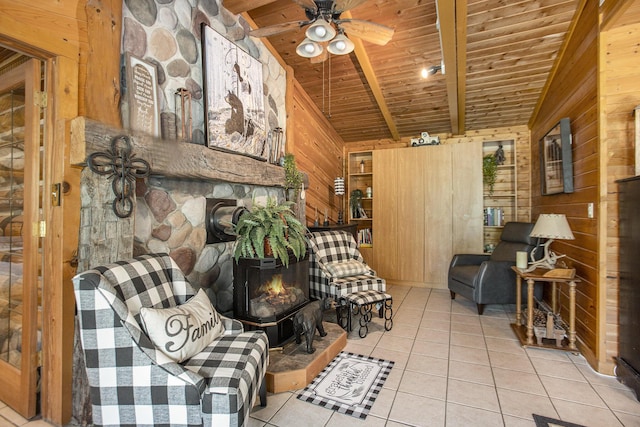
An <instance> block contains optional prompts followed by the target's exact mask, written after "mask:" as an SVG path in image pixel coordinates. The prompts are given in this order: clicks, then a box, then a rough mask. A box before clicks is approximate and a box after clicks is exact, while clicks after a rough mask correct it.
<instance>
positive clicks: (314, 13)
mask: <svg viewBox="0 0 640 427" xmlns="http://www.w3.org/2000/svg"><path fill="white" fill-rule="evenodd" d="M365 1H367V0H293V2H294V3H296V4H297V5H299V6H300V7H302V8H303V9H304V11H305V14H306V16H307V20H306V21H292V22H284V23H282V24H276V25H270V26H268V27H264V28H258V29H256V30H253V31H251V32H250V33H249V35H250V36H253V37H270V36H274V35H277V34H282V33H285V32H288V31H293V30H297V29H300V28H303V27H306V26H308V28H307V30H306V36H307V37H306V38H305V40H304V41H303V42H302V43H300V45H299V46H298V48H297V49H296V52H297V53H298V55H300V56H303V57H306V58H314V57H317V56H319V55H321V54H322V53H324V49H323V47H322V45H321V43H325V42H326V43H328V44H327V46H326V48H327V50H328V51H329V52H330V53H333V54H335V55H345V54H348V53H350V52H351V51H353V48H354V45H353V42H352V41H351V40H349V39H348V38H347V37H346V36H345V34H344V33H345V32H346V33H347V34H348V35H349V36H354V37H358V38H360V39H362V40H365V41H368V42H370V43H374V44H377V45H381V46H382V45H385V44H387V43H388V42H389V40H391V37H393V32H394V30H393V28H389V27H387V26H386V25H382V24H377V23H375V22H371V21H365V20H362V19H351V18H348V19H340V15H342V14H343V13H344V12H346V11H347V10H350V9H353V8H355V7H356V6H359V5H360V4H362V3H364V2H365ZM334 26H335V28H334Z"/></svg>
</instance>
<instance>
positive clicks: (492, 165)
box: [482, 154, 498, 196]
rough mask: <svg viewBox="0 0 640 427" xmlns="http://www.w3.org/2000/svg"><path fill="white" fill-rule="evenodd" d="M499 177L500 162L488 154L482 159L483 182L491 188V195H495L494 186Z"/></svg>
mask: <svg viewBox="0 0 640 427" xmlns="http://www.w3.org/2000/svg"><path fill="white" fill-rule="evenodd" d="M497 175H498V161H497V159H496V157H495V156H494V155H493V154H487V155H486V156H484V157H483V158H482V182H484V183H485V184H487V185H488V186H489V195H490V196H491V195H492V194H493V186H494V185H495V184H496V177H497Z"/></svg>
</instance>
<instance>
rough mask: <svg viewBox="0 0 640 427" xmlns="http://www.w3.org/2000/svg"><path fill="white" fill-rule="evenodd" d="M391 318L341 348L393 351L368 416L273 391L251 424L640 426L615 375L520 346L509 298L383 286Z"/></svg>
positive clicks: (5, 418)
mask: <svg viewBox="0 0 640 427" xmlns="http://www.w3.org/2000/svg"><path fill="white" fill-rule="evenodd" d="M387 292H388V293H391V295H392V296H393V305H394V307H393V308H394V325H393V329H392V330H391V331H389V332H385V331H384V328H383V327H382V322H381V320H380V319H378V318H377V317H375V316H374V324H373V325H372V326H371V328H370V330H369V335H368V336H367V337H366V338H363V339H361V338H359V337H358V336H357V331H354V333H352V334H350V336H349V339H348V342H347V346H346V348H345V350H346V351H351V352H353V353H359V354H364V355H370V356H373V357H378V358H383V359H390V360H393V361H395V362H396V363H395V366H394V368H393V369H392V371H391V375H390V376H389V378H388V379H387V381H386V383H385V385H384V388H383V389H382V392H381V393H380V395H379V396H378V399H377V400H376V402H375V404H374V405H373V408H372V409H371V412H370V414H369V416H368V417H367V419H366V420H364V421H361V420H358V419H356V418H353V417H350V416H347V415H342V414H338V413H336V412H333V411H330V410H327V409H324V408H322V407H319V406H316V405H312V404H310V403H306V402H302V401H300V400H298V399H296V394H297V392H286V393H280V394H275V395H273V394H272V395H269V398H268V405H267V407H266V408H260V406H256V407H255V408H254V410H253V412H252V414H251V419H250V422H249V423H248V425H249V427H271V426H276V427H314V426H319V427H320V426H322V427H344V426H367V427H377V426H387V427H396V426H441V427H444V426H446V427H469V426H473V427H482V426H487V427H494V426H495V427H499V426H505V427H535V423H534V422H533V418H532V416H531V415H532V413H537V414H540V415H546V416H548V417H552V418H559V419H561V420H564V421H569V422H573V423H577V424H582V425H585V426H587V427H614V426H627V427H631V426H638V427H640V402H638V401H637V400H636V398H635V395H634V393H633V392H632V391H631V390H629V389H628V388H627V387H625V386H623V385H621V384H620V383H619V382H618V381H617V380H616V379H615V378H614V377H609V376H605V375H601V374H598V373H596V372H595V371H593V370H592V369H591V367H590V366H589V365H588V364H587V362H586V361H585V359H584V358H583V357H582V356H579V355H573V354H571V353H565V352H560V351H553V350H543V349H537V348H530V349H523V348H522V347H521V346H520V344H519V343H518V341H517V339H516V337H515V335H514V334H513V332H512V330H511V328H510V326H509V324H510V323H511V322H512V321H513V318H514V317H515V309H514V307H512V306H497V305H494V306H492V305H490V306H487V308H486V309H485V313H484V315H482V316H478V315H477V311H476V307H475V304H472V303H471V302H470V301H468V300H466V299H464V298H462V297H458V298H457V299H456V300H454V301H451V299H450V297H449V291H447V290H430V289H422V288H413V287H405V286H388V289H387ZM5 425H6V426H14V425H26V426H29V427H38V426H48V424H46V423H45V422H43V421H31V422H27V420H25V419H23V418H22V417H20V416H19V415H17V414H16V413H15V412H13V411H12V410H11V409H10V408H8V407H6V406H5V405H4V404H2V403H1V402H0V427H1V426H5Z"/></svg>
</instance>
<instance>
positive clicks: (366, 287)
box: [309, 230, 387, 326]
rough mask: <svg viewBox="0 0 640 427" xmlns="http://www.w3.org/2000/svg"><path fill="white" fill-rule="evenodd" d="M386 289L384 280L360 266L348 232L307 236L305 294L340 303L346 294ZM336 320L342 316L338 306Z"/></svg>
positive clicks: (356, 247) (356, 246) (320, 232)
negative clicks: (306, 292)
mask: <svg viewBox="0 0 640 427" xmlns="http://www.w3.org/2000/svg"><path fill="white" fill-rule="evenodd" d="M386 287H387V285H386V282H385V280H384V279H383V278H381V277H378V276H376V272H375V271H374V270H372V269H371V268H370V267H369V266H368V265H367V264H365V263H364V259H363V258H362V255H361V254H360V251H359V250H358V245H357V244H356V241H355V239H354V238H353V235H352V234H351V233H348V232H346V231H341V230H331V231H316V232H313V233H310V234H309V293H310V295H311V296H312V297H313V298H318V299H320V298H325V297H331V298H333V299H334V300H335V301H336V302H337V303H344V298H345V297H346V296H347V295H349V294H356V293H358V292H362V291H370V290H373V291H379V292H385V291H386ZM338 317H339V319H340V318H341V317H342V315H341V307H340V306H338ZM341 324H342V323H341ZM343 326H344V325H343Z"/></svg>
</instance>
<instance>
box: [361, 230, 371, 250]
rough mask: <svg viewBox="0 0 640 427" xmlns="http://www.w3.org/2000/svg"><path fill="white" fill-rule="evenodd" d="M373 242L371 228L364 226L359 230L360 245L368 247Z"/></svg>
mask: <svg viewBox="0 0 640 427" xmlns="http://www.w3.org/2000/svg"><path fill="white" fill-rule="evenodd" d="M372 244H373V236H372V235H371V229H369V228H363V229H361V230H358V246H361V247H368V246H371V245H372Z"/></svg>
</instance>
